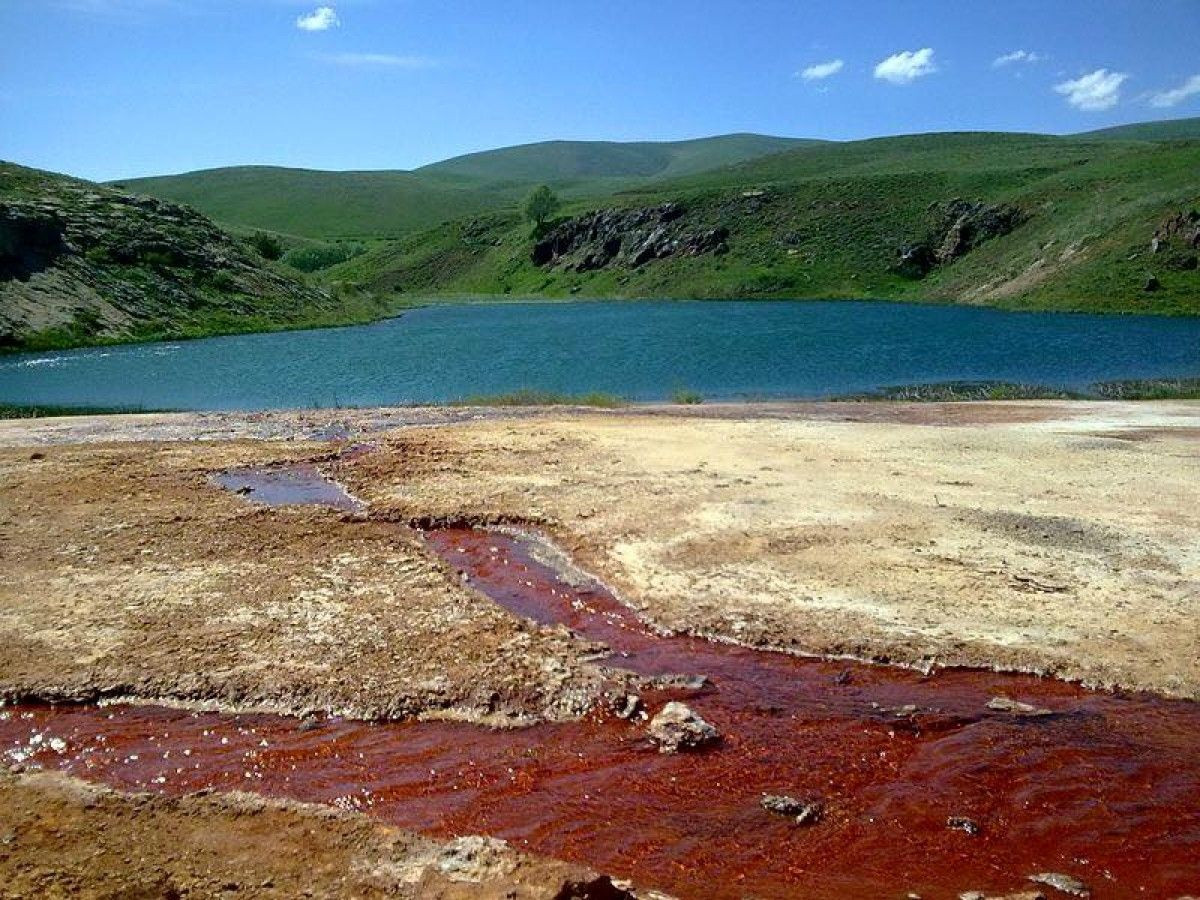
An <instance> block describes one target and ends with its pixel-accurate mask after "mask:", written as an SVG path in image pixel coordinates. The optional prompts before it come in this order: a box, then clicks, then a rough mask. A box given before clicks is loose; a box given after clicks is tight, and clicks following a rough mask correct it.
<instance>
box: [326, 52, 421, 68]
mask: <svg viewBox="0 0 1200 900" xmlns="http://www.w3.org/2000/svg"><path fill="white" fill-rule="evenodd" d="M317 59H319V60H321V61H322V62H327V63H333V64H334V65H336V66H387V67H391V68H396V69H428V68H430V67H431V66H435V65H437V62H436V61H435V60H432V59H429V58H428V57H425V56H396V55H394V54H391V53H323V54H321V55H320V56H318V57H317Z"/></svg>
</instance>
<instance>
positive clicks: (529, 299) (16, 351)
mask: <svg viewBox="0 0 1200 900" xmlns="http://www.w3.org/2000/svg"><path fill="white" fill-rule="evenodd" d="M742 302H752V303H762V304H777V303H814V302H829V303H894V304H898V305H903V306H930V307H961V308H970V309H990V310H996V311H998V312H1012V313H1054V314H1055V315H1064V316H1104V317H1106V318H1113V319H1121V318H1125V317H1127V316H1152V317H1154V318H1161V319H1200V313H1190V312H1183V311H1178V310H1162V309H1158V308H1154V309H1146V310H1140V309H1121V310H1111V309H1101V310H1096V309H1092V308H1090V307H1088V306H1086V305H1084V304H1083V303H1081V305H1080V306H1079V307H1078V308H1065V309H1064V308H1060V307H1054V306H1050V305H1046V306H1033V307H1023V306H1015V305H1011V304H1003V303H987V304H976V303H965V302H960V301H957V300H939V299H937V298H936V297H923V298H920V299H912V298H904V297H867V296H857V295H855V296H844V297H839V296H828V295H813V296H791V295H789V296H752V297H673V296H618V295H603V296H600V295H595V296H591V295H586V294H582V293H581V294H566V295H562V294H522V295H521V296H510V295H507V294H421V295H420V296H413V297H408V296H406V295H398V296H397V298H396V299H395V301H394V305H392V306H391V307H390V308H389V310H388V311H387V312H384V313H382V314H380V315H372V316H363V315H361V314H355V313H351V314H348V315H347V316H346V317H345V318H344V320H343V319H342V318H341V317H338V316H336V315H334V316H331V317H330V318H329V320H328V322H323V323H319V324H314V323H312V322H296V323H286V322H281V323H278V324H277V325H272V326H269V327H262V323H261V322H255V323H253V324H251V325H250V326H249V327H247V328H245V329H233V330H229V329H224V328H219V329H214V330H212V331H204V332H199V333H182V332H181V333H179V334H165V335H163V334H156V335H148V336H137V335H130V336H128V337H97V338H96V339H95V340H87V341H81V342H79V343H73V344H68V345H62V346H38V345H36V343H35V344H32V345H31V344H29V343H25V344H21V345H17V346H11V345H3V346H0V360H2V359H4V358H6V357H12V356H18V355H22V354H26V353H53V352H58V351H65V350H86V349H92V348H97V347H127V346H139V345H144V344H156V343H163V342H171V343H175V342H184V341H202V340H207V339H209V338H216V337H236V336H239V335H253V334H283V333H287V332H295V331H332V330H337V329H342V328H358V327H363V326H369V325H377V324H380V323H383V322H388V321H391V320H393V319H399V318H403V317H404V315H405V314H406V313H409V312H412V311H413V310H418V309H428V308H430V307H438V306H450V307H475V306H510V305H520V304H527V303H554V304H558V303H621V304H634V305H640V304H649V303H679V304H693V303H704V304H719V303H742Z"/></svg>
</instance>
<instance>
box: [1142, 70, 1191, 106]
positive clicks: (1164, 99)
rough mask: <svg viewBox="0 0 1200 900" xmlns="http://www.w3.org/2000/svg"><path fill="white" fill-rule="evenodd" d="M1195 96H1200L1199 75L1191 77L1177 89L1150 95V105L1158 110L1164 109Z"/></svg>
mask: <svg viewBox="0 0 1200 900" xmlns="http://www.w3.org/2000/svg"><path fill="white" fill-rule="evenodd" d="M1196 94H1200V75H1193V76H1192V77H1191V78H1189V79H1188V80H1187V81H1185V82H1184V83H1183V84H1181V85H1180V86H1179V87H1177V88H1171V90H1169V91H1159V92H1158V93H1157V94H1151V95H1150V105H1151V106H1157V107H1158V108H1159V109H1166V108H1167V107H1168V106H1178V105H1179V104H1180V103H1182V102H1183V101H1184V100H1186V99H1188V98H1189V97H1194V96H1195V95H1196Z"/></svg>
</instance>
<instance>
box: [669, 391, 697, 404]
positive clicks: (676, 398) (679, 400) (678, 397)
mask: <svg viewBox="0 0 1200 900" xmlns="http://www.w3.org/2000/svg"><path fill="white" fill-rule="evenodd" d="M671 402H672V403H675V404H678V405H680V406H697V405H699V404H701V403H703V402H704V395H703V394H701V393H700V392H699V391H693V390H690V389H688V388H676V389H675V390H673V391H671Z"/></svg>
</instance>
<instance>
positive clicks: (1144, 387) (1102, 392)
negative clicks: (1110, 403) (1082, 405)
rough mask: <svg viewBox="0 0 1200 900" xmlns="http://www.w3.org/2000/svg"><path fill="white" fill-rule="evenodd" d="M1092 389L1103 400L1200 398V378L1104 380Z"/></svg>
mask: <svg viewBox="0 0 1200 900" xmlns="http://www.w3.org/2000/svg"><path fill="white" fill-rule="evenodd" d="M1092 390H1093V392H1094V394H1095V396H1096V397H1097V398H1099V399H1102V400H1200V378H1154V379H1146V380H1132V381H1102V382H1100V383H1099V384H1096V385H1093V387H1092Z"/></svg>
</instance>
